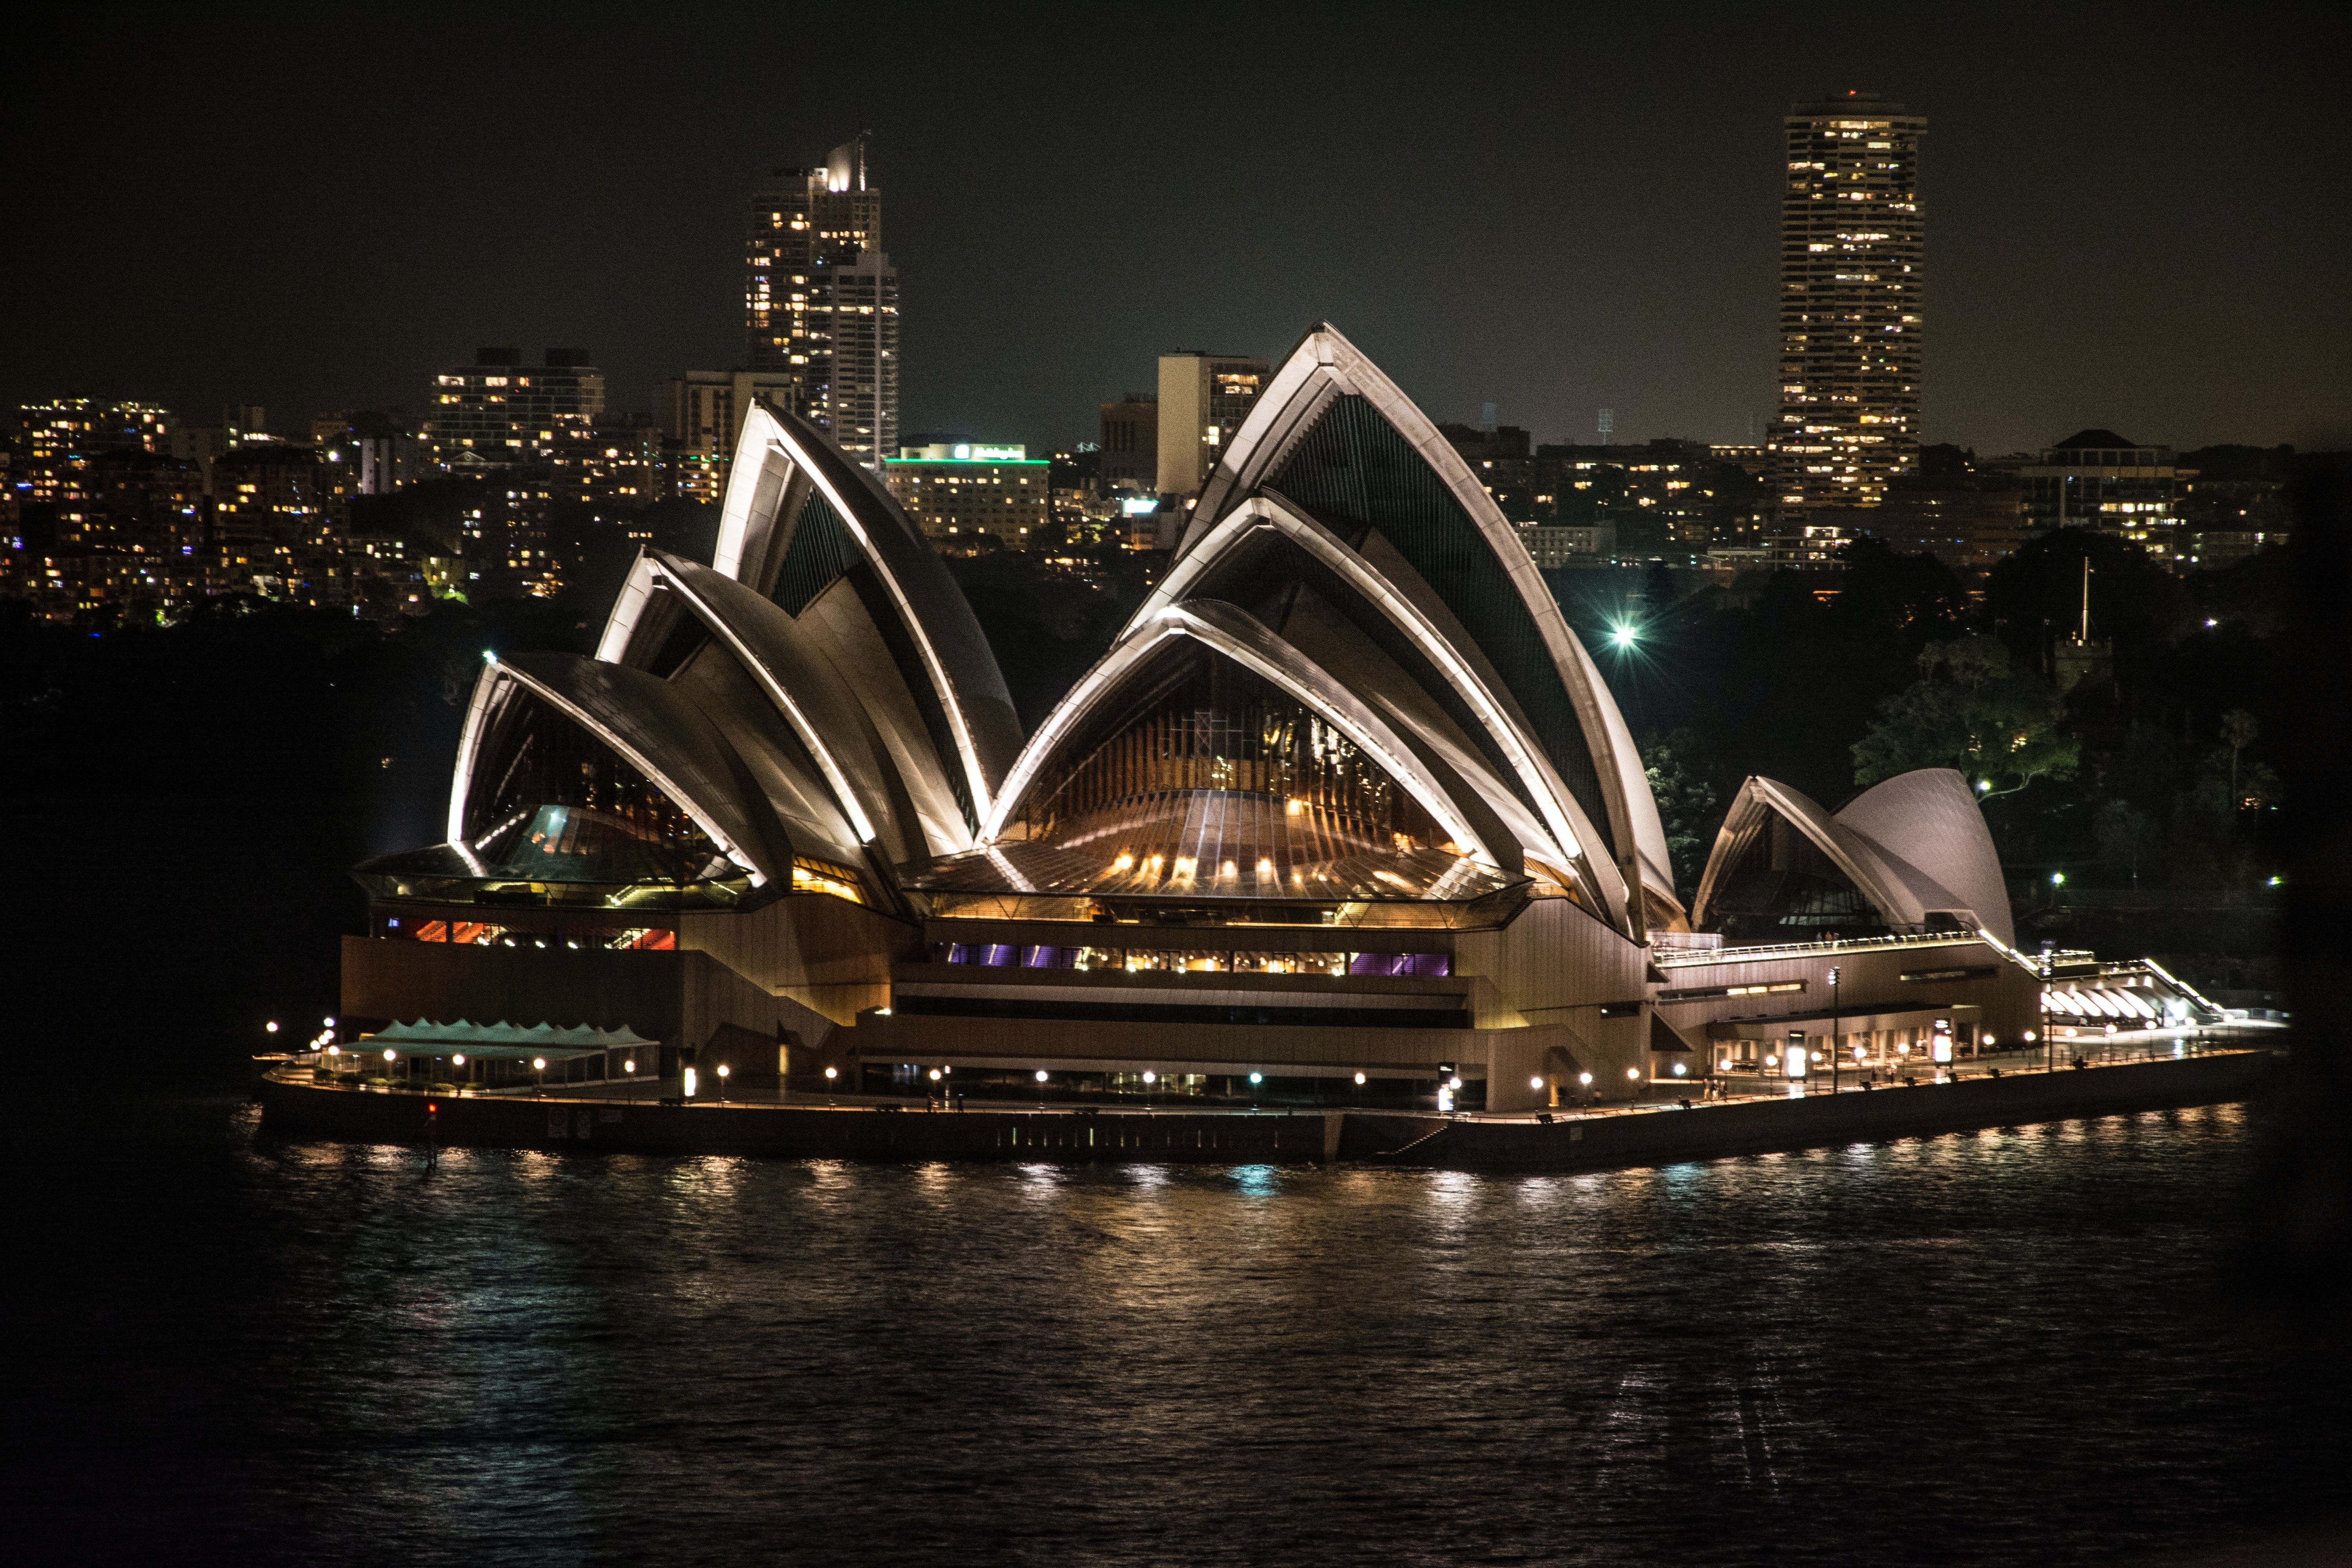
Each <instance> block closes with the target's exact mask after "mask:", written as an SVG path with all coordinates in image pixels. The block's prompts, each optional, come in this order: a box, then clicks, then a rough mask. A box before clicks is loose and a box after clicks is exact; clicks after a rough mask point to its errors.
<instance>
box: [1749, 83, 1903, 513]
mask: <svg viewBox="0 0 2352 1568" xmlns="http://www.w3.org/2000/svg"><path fill="white" fill-rule="evenodd" d="M1787 126H1788V136H1789V172H1788V182H1789V183H1788V186H1787V189H1786V193H1785V195H1784V196H1783V198H1782V204H1781V209H1780V211H1781V216H1780V416H1779V417H1778V418H1777V419H1776V420H1774V422H1773V425H1772V438H1771V441H1770V443H1769V445H1770V449H1771V454H1772V459H1773V461H1772V469H1771V474H1772V479H1773V482H1774V485H1775V486H1776V489H1775V495H1776V497H1777V499H1778V500H1779V502H1780V510H1781V512H1782V513H1783V515H1784V516H1793V515H1800V514H1802V513H1804V512H1807V511H1811V510H1816V509H1819V508H1822V507H1856V506H1876V505H1877V504H1878V503H1879V501H1880V500H1882V499H1883V498H1884V497H1885V493H1886V484H1887V481H1888V480H1889V479H1893V478H1894V477H1895V475H1897V474H1903V473H1907V472H1909V471H1910V470H1911V469H1912V468H1914V467H1915V466H1916V464H1917V462H1918V455H1919V345H1920V336H1919V331H1920V314H1921V309H1920V305H1921V296H1920V286H1921V273H1920V253H1921V243H1922V238H1923V236H1924V232H1925V224H1924V221H1923V219H1922V217H1921V215H1920V208H1919V138H1920V137H1921V136H1922V135H1923V134H1924V133H1925V132H1926V131H1927V120H1926V118H1925V117H1924V116H1921V115H1916V114H1910V113H1906V111H1905V110H1904V108H1903V106H1902V105H1901V104H1899V103H1888V102H1886V101H1885V100H1881V99H1880V98H1878V97H1877V96H1876V95H1875V94H1873V93H1866V92H1850V93H1845V94H1842V95H1840V96H1838V97H1835V98H1831V99H1827V100H1822V101H1819V102H1813V103H1800V104H1796V105H1794V106H1792V107H1791V108H1790V111H1789V116H1788V121H1787Z"/></svg>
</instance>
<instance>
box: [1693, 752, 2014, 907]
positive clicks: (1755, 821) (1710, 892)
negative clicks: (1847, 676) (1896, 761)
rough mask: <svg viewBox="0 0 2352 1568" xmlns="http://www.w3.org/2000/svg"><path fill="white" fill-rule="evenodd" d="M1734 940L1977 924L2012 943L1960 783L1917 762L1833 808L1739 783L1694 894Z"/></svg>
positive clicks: (1979, 816)
mask: <svg viewBox="0 0 2352 1568" xmlns="http://www.w3.org/2000/svg"><path fill="white" fill-rule="evenodd" d="M1691 916H1692V920H1693V921H1694V922H1695V923H1696V924H1697V925H1699V926H1700V927H1702V928H1705V929H1717V928H1719V929H1721V930H1722V931H1724V932H1725V933H1726V935H1727V937H1728V938H1729V939H1731V940H1733V941H1749V940H1775V939H1777V940H1797V941H1802V940H1805V939H1806V938H1807V937H1809V936H1819V935H1822V934H1824V933H1825V932H1827V931H1837V932H1839V933H1840V934H1843V935H1847V936H1859V935H1864V934H1867V933H1869V932H1870V931H1929V930H1935V929H1938V928H1949V929H1956V930H1963V931H1987V932H1990V934H1991V935H1993V936H1995V937H1998V938H2000V942H2001V943H2002V944H2003V945H2004V946H2010V945H2013V944H2014V943H2015V941H2016V928H2015V926H2014V925H2013V923H2012V922H2011V916H2010V907H2009V891H2008V887H2007V884H2006V882H2005V881H2004V880H2003V879H2002V877H2001V873H2000V856H1999V855H1998V853H1997V852H1996V851H1995V849H1994V847H1993V842H1992V834H1991V833H1990V831H1989V830H1988V829H1987V828H1986V826H1985V821H1984V814H1983V812H1982V811H1981V810H1980V809H1979V806H1978V805H1977V801H1976V797H1975V796H1974V795H1972V794H1970V793H1969V785H1968V781H1967V780H1966V779H1964V778H1962V777H1961V776H1960V775H1959V774H1958V773H1955V772H1953V771H1952V770H1951V769H1949V768H1923V769H1921V770H1919V771H1918V772H1916V773H1904V774H1901V775H1899V776H1897V777H1895V778H1891V779H1888V780H1886V781H1885V783H1883V784H1874V785H1873V786H1871V787H1870V788H1869V789H1866V790H1864V791H1863V792H1862V793H1861V794H1860V795H1856V796H1854V798H1853V800H1851V801H1849V802H1848V803H1847V804H1846V805H1844V806H1843V808H1841V809H1840V810H1838V811H1837V812H1835V813H1831V812H1827V811H1824V810H1822V807H1821V806H1820V805H1819V804H1817V803H1816V802H1815V801H1813V800H1812V799H1811V797H1810V796H1808V795H1804V794H1802V793H1801V792H1800V791H1797V790H1794V789H1791V788H1790V787H1789V786H1788V785H1787V784H1780V783H1778V782H1776V781H1774V780H1772V779H1767V778H1751V779H1749V780H1748V782H1747V783H1746V784H1743V785H1741V786H1740V790H1739V794H1738V795H1737V796H1736V797H1735V798H1734V799H1733V801H1732V803H1731V809H1730V811H1729V813H1728V814H1727V816H1725V818H1724V823H1723V827H1722V830H1721V831H1720V832H1719V833H1717V836H1716V841H1715V848H1714V851H1713V852H1712V853H1711V854H1710V855H1709V856H1708V858H1707V863H1706V872H1705V874H1704V875H1703V876H1702V877H1701V879H1700V880H1699V887H1698V896H1697V898H1696V899H1695V900H1693V901H1692V905H1691Z"/></svg>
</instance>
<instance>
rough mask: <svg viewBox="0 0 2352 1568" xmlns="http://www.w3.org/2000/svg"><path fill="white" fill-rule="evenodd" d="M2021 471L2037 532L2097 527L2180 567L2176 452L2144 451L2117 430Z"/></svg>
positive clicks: (2066, 443) (2085, 438)
mask: <svg viewBox="0 0 2352 1568" xmlns="http://www.w3.org/2000/svg"><path fill="white" fill-rule="evenodd" d="M2017 473H2018V478H2019V479H2021V480H2022V481H2023V482H2024V486H2025V512H2026V521H2027V525H2028V526H2029V527H2030V528H2032V530H2033V531H2036V532H2046V531H2049V530H2051V529H2054V528H2095V529H2097V530H2098V531H2100V532H2102V533H2111V534H2114V535H2115V536H2116V538H2118V539H2128V540H2130V541H2131V542H2133V543H2135V544H2137V545H2139V546H2140V547H2141V548H2143V549H2145V550H2146V551H2147V552H2148V553H2149V554H2150V555H2153V556H2155V557H2156V558H2157V559H2158V561H2160V562H2162V563H2164V564H2165V565H2166V566H2167V567H2171V566H2174V565H2176V564H2177V563H2178V560H2179V554H2180V551H2179V542H2178V540H2177V539H2176V537H2175V533H2176V519H2175V518H2174V515H2173V502H2174V499H2175V498H2174V491H2175V489H2176V488H2177V476H2176V474H2175V471H2174V468H2173V461H2172V448H2171V447H2149V446H2143V445H2141V444H2139V443H2138V442H2136V441H2130V440H2126V438H2125V437H2121V436H2118V435H2116V433H2115V432H2114V431H2112V430H2100V429H2092V430H2079V431H2076V432H2075V433H2074V435H2072V436H2069V437H2067V438H2066V439H2064V440H2063V441H2061V442H2059V443H2057V444H2056V445H2055V446H2053V447H2046V448H2044V449H2043V451H2042V454H2041V458H2040V460H2039V461H2037V462H2031V463H2026V464H2024V465H2022V466H2021V467H2020V468H2018V470H2017Z"/></svg>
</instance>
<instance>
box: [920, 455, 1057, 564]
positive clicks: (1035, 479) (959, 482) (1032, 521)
mask: <svg viewBox="0 0 2352 1568" xmlns="http://www.w3.org/2000/svg"><path fill="white" fill-rule="evenodd" d="M1052 467H1053V465H1052V464H1051V463H1049V462H1047V461H1046V460H1045V459H1044V458H1031V457H1030V456H1029V454H1028V448H1027V447H1020V446H989V445H986V444H984V443H980V442H971V441H956V442H935V443H931V444H929V445H926V446H921V447H900V448H899V450H898V456H897V457H895V458H886V459H885V460H884V462H883V464H882V478H883V482H884V483H885V484H886V485H887V487H888V489H889V491H890V494H891V496H892V497H893V498H894V499H895V500H897V501H898V505H899V506H900V507H902V508H903V509H905V510H906V513H907V517H908V521H911V522H912V523H914V525H915V527H916V528H917V530H918V531H920V532H921V534H922V535H923V537H924V538H925V539H928V540H929V541H930V542H931V547H932V548H933V549H934V550H939V551H941V552H945V553H947V554H950V555H969V554H973V553H975V552H980V551H983V550H992V549H1004V550H1027V549H1029V548H1031V547H1032V546H1033V545H1034V544H1037V543H1039V542H1042V541H1043V540H1044V539H1045V530H1046V525H1047V524H1048V523H1049V522H1051V521H1053V498H1052V489H1051V487H1050V486H1049V484H1048V482H1047V480H1048V470H1049V469H1050V468H1052Z"/></svg>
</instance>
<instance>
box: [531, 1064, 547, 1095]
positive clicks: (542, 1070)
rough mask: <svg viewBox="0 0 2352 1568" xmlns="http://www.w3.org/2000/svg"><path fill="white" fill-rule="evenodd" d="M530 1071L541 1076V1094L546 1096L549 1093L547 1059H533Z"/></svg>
mask: <svg viewBox="0 0 2352 1568" xmlns="http://www.w3.org/2000/svg"><path fill="white" fill-rule="evenodd" d="M530 1070H531V1071H533V1072H535V1073H537V1074H538V1075H539V1092H540V1093H541V1094H545V1093H546V1092H547V1058H545V1057H533V1058H530Z"/></svg>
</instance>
